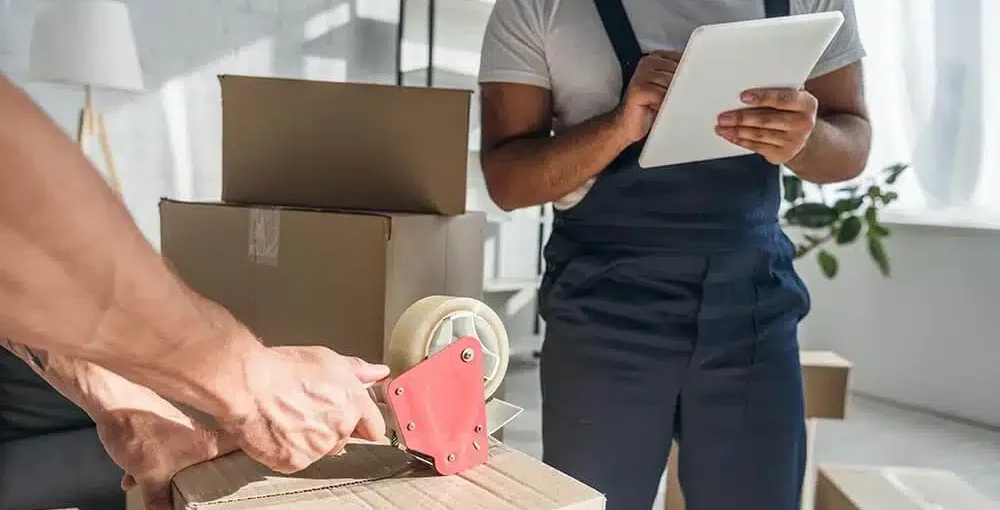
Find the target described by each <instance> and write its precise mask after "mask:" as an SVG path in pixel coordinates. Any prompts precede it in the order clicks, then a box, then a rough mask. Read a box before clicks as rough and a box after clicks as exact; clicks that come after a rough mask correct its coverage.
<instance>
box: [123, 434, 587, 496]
mask: <svg viewBox="0 0 1000 510" xmlns="http://www.w3.org/2000/svg"><path fill="white" fill-rule="evenodd" d="M171 489H172V500H173V508H174V510H265V509H266V510H278V509H281V510H321V509H328V508H338V509H345V510H346V509H356V510H410V509H412V510H417V509H421V510H422V509H428V508H436V509H440V510H467V509H470V508H476V509H479V510H603V509H604V503H605V500H604V496H602V495H601V494H600V493H598V492H597V491H595V490H593V489H591V488H589V487H587V486H586V485H584V484H582V483H580V482H578V481H576V480H574V479H572V478H570V477H568V476H566V475H564V474H562V473H560V472H558V471H556V470H555V469H552V468H550V467H549V466H547V465H545V464H542V463H541V462H538V461H537V460H535V459H533V458H531V457H529V456H527V455H525V454H523V453H520V452H517V451H515V450H512V449H510V448H508V447H507V446H505V445H503V444H502V443H495V444H494V445H493V446H492V447H491V449H490V460H489V462H488V463H487V464H485V465H482V466H479V467H475V468H472V469H470V470H468V471H465V472H463V473H460V474H458V475H452V476H438V475H436V474H434V473H433V472H432V471H431V470H430V468H429V467H427V466H425V465H423V464H421V463H419V462H418V461H415V460H414V459H412V458H411V457H410V456H409V455H408V454H406V453H405V452H403V451H402V450H399V449H398V448H394V447H392V446H389V445H386V444H371V443H357V444H350V445H348V446H347V448H346V449H345V451H344V453H343V454H342V455H338V456H331V457H326V458H324V459H322V460H320V461H319V462H317V463H315V464H313V465H312V466H310V467H309V468H307V469H305V470H304V471H302V472H300V473H298V474H296V475H294V476H286V475H281V474H278V473H275V472H272V471H270V470H268V469H267V468H264V467H263V466H261V465H260V464H258V463H256V462H254V461H253V460H251V459H250V458H249V457H247V456H246V455H244V454H243V453H241V452H237V453H232V454H230V455H227V456H225V457H221V458H219V459H216V460H214V461H211V462H207V463H203V464H198V465H195V466H192V467H190V468H188V469H186V470H184V471H181V472H180V473H179V474H178V475H177V476H175V477H174V480H173V483H172V487H171ZM129 496H130V497H129V505H128V510H142V508H143V505H142V502H141V501H139V500H138V497H137V496H138V495H137V494H136V493H135V491H134V490H133V491H130V494H129Z"/></svg>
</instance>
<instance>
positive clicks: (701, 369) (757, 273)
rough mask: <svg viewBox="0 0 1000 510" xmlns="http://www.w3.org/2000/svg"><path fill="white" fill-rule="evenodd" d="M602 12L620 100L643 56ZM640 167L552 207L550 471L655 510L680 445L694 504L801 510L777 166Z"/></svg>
mask: <svg viewBox="0 0 1000 510" xmlns="http://www.w3.org/2000/svg"><path fill="white" fill-rule="evenodd" d="M748 1H749V0H748ZM788 2H789V0H766V1H765V4H766V12H767V15H768V16H769V17H772V16H784V15H787V14H788V10H789V6H788ZM594 3H595V5H597V7H598V11H599V12H600V14H601V18H602V21H603V23H604V27H605V29H606V31H607V33H608V36H609V38H610V40H611V42H612V45H613V46H614V49H615V53H616V54H617V57H618V60H619V62H620V64H621V67H622V84H623V88H624V87H625V86H627V84H628V83H629V80H630V79H631V78H632V74H633V73H634V71H635V68H636V65H637V63H638V61H639V59H640V58H641V57H642V54H641V50H640V49H639V44H638V42H637V40H636V37H635V35H634V33H633V31H632V28H631V25H630V24H629V21H628V18H627V16H626V14H625V11H624V9H623V7H622V5H621V3H620V0H595V1H594ZM720 113H721V112H720ZM637 155H638V147H637V146H633V147H631V148H629V149H627V150H626V151H625V152H623V153H622V155H621V156H620V157H619V158H618V159H617V160H615V161H614V162H613V163H612V164H611V165H610V166H609V167H608V168H607V169H605V170H604V171H603V172H602V173H601V174H599V176H598V178H597V179H596V181H595V183H594V185H593V187H592V188H591V189H590V191H589V192H588V193H587V195H586V196H585V197H584V198H583V199H582V200H581V201H580V202H579V203H578V204H576V205H575V206H573V207H571V208H569V209H567V210H564V211H559V212H557V213H556V216H555V220H554V228H553V233H552V236H551V238H550V240H549V242H548V244H547V245H546V247H545V258H546V263H547V267H546V273H545V276H544V279H543V283H542V289H541V295H540V297H541V300H540V304H541V313H542V316H543V317H544V318H545V321H546V337H545V342H544V344H543V347H542V358H541V386H542V402H543V403H542V429H543V446H544V461H545V462H546V463H547V464H549V465H551V466H553V467H555V468H557V469H559V470H561V471H564V472H566V473H568V474H569V475H571V476H573V477H575V478H577V479H579V480H581V481H583V482H584V483H587V484H588V485H590V486H592V487H594V488H596V489H597V490H599V491H601V492H603V493H604V494H605V495H606V496H607V498H608V504H607V508H608V510H649V508H650V507H651V505H652V502H653V500H654V498H655V496H656V490H657V487H658V482H659V479H660V476H661V475H662V473H663V470H664V467H665V465H666V459H667V455H668V451H669V448H670V443H671V440H672V439H673V438H677V440H678V441H679V442H680V444H682V445H683V447H682V448H681V451H680V459H679V461H680V473H679V476H680V482H681V484H682V487H683V490H684V495H685V498H686V500H687V508H688V510H733V509H740V510H793V509H795V510H797V509H798V506H799V494H800V489H801V484H802V477H803V474H804V466H805V427H804V403H803V394H802V373H801V366H800V364H799V355H798V342H797V337H796V330H797V327H798V323H799V321H800V320H801V319H802V318H803V317H804V316H805V315H806V313H807V312H808V310H809V306H810V305H809V295H808V292H807V291H806V289H805V286H804V285H803V283H802V281H801V280H800V279H799V277H798V276H797V275H796V273H795V270H794V268H793V266H792V259H793V255H794V248H793V245H792V243H791V242H790V241H789V240H788V238H787V237H785V235H784V234H783V233H782V231H781V229H780V228H779V225H778V207H779V204H780V201H781V199H780V191H779V179H780V173H779V169H778V168H777V167H776V166H774V165H771V164H769V163H768V162H767V161H766V160H765V159H763V158H762V157H760V156H757V155H750V156H740V157H734V158H726V159H718V160H713V161H705V162H698V163H691V164H683V165H673V166H669V167H663V168H652V169H642V168H639V167H638V165H637Z"/></svg>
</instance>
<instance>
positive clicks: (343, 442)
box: [327, 437, 351, 455]
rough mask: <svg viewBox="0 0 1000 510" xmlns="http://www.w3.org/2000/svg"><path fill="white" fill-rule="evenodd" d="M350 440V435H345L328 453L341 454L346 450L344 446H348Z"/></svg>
mask: <svg viewBox="0 0 1000 510" xmlns="http://www.w3.org/2000/svg"><path fill="white" fill-rule="evenodd" d="M350 440H351V438H350V437H344V438H342V439H341V440H340V441H337V444H335V445H333V449H332V450H330V452H329V453H327V455H340V453H341V452H343V451H344V448H347V443H348V442H349V441H350Z"/></svg>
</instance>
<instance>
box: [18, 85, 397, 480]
mask: <svg viewBox="0 0 1000 510" xmlns="http://www.w3.org/2000/svg"><path fill="white" fill-rule="evenodd" d="M0 115H2V118H3V122H0V183H3V184H2V186H0V337H4V338H12V339H16V342H17V343H18V344H19V345H22V346H25V347H27V348H29V349H31V350H32V351H33V352H35V354H36V355H37V354H38V353H39V352H43V353H46V356H49V357H51V356H52V355H56V354H57V355H59V356H61V357H63V358H65V359H73V360H81V361H87V362H90V363H92V364H93V365H95V366H100V367H103V368H105V369H107V370H109V371H111V372H114V373H116V374H119V375H121V376H123V377H124V378H126V379H128V380H131V381H132V382H134V383H137V384H139V385H141V386H144V387H147V388H149V389H150V390H152V391H154V392H155V393H157V394H159V395H160V396H162V397H164V398H166V399H169V400H171V401H174V402H178V403H183V404H186V405H188V406H190V407H192V408H194V409H197V410H200V411H202V412H205V413H207V414H209V415H211V416H213V417H214V418H216V419H217V420H218V421H219V423H220V425H221V426H222V427H223V428H224V429H225V430H227V431H229V432H231V433H233V434H234V435H235V436H236V437H237V438H238V441H239V445H240V447H241V448H243V449H244V450H246V451H247V453H249V454H250V455H251V456H253V457H254V458H256V459H257V460H259V461H261V462H263V463H264V464H267V465H268V466H270V467H272V468H274V469H276V470H279V471H283V472H291V471H296V470H298V469H301V468H303V467H305V466H307V465H308V464H310V463H311V462H313V461H315V460H316V459H317V458H319V457H321V456H323V455H325V454H327V453H329V452H331V451H335V450H336V449H338V448H340V447H342V445H343V442H344V441H346V439H347V438H348V437H349V436H350V435H351V434H353V433H356V432H358V433H360V434H362V435H366V436H367V435H373V436H378V435H381V434H382V433H384V423H383V421H382V416H381V413H379V411H378V408H377V406H375V404H374V403H373V402H372V401H371V399H370V398H369V397H368V394H367V392H366V391H365V389H364V386H363V384H364V382H370V381H362V380H361V377H360V376H359V375H358V374H357V373H358V371H359V370H360V371H363V372H365V374H366V377H367V378H369V379H371V378H376V379H377V378H381V377H384V376H385V375H387V374H388V369H387V368H386V367H382V366H373V365H367V364H363V363H362V362H360V361H355V360H351V359H349V358H345V357H343V356H339V355H337V354H336V353H334V352H333V351H330V350H328V349H323V348H299V349H297V350H296V349H292V350H289V349H268V348H265V347H264V346H263V345H261V344H260V342H259V341H258V340H257V339H256V337H255V336H254V335H253V334H252V333H251V332H250V331H249V329H247V328H246V327H245V326H244V325H243V324H241V323H240V322H239V321H237V320H236V319H235V318H234V317H233V316H232V315H231V314H230V313H229V312H228V311H227V310H226V309H225V308H223V307H221V306H219V305H218V304H216V303H213V302H211V301H210V300H208V299H205V298H204V297H202V296H200V295H198V294H197V293H195V292H193V291H192V290H191V289H190V288H188V287H187V286H185V285H184V284H183V282H182V281H181V280H180V279H179V278H177V277H176V276H175V275H174V274H172V273H171V272H170V271H169V270H168V269H167V267H166V265H165V264H164V262H163V260H162V259H161V258H160V256H159V255H158V254H157V253H156V252H155V251H154V250H153V248H152V246H150V245H149V243H148V242H147V241H146V240H145V238H144V237H143V236H142V234H141V233H140V232H139V230H138V229H137V228H136V226H135V224H134V223H133V222H132V219H131V217H130V216H129V214H128V212H127V210H126V209H125V207H124V205H123V204H122V203H121V202H120V201H119V199H118V198H117V196H116V195H115V194H114V193H113V192H112V190H111V189H110V188H108V186H107V185H106V184H105V183H104V182H103V180H102V179H101V177H100V176H99V174H98V173H97V172H96V170H95V169H94V168H93V167H92V166H91V165H90V164H89V162H88V161H87V159H86V157H85V156H84V155H83V154H82V153H81V152H80V151H79V149H78V147H77V146H76V144H74V143H72V142H71V141H70V140H69V138H67V137H66V135H65V134H64V133H63V132H62V131H60V130H59V129H58V127H57V126H55V124H53V123H52V122H51V121H50V120H49V119H48V118H47V117H46V116H45V114H44V113H43V112H42V111H41V109H40V108H38V107H37V106H36V105H35V104H34V103H32V102H31V100H30V99H29V98H28V97H27V95H26V94H24V93H23V92H22V91H21V90H20V89H18V88H17V87H16V86H15V85H14V84H12V83H11V82H10V81H8V80H7V79H6V78H5V77H2V76H0ZM360 364H363V365H364V367H367V368H361V369H359V368H358V366H359V365H360ZM71 379H72V377H71ZM85 380H86V381H91V379H89V378H85Z"/></svg>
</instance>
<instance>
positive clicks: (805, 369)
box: [665, 351, 851, 510]
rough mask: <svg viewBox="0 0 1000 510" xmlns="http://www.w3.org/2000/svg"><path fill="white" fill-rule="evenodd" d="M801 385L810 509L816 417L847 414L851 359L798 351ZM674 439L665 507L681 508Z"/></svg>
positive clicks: (807, 509)
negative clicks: (804, 417) (803, 395)
mask: <svg viewBox="0 0 1000 510" xmlns="http://www.w3.org/2000/svg"><path fill="white" fill-rule="evenodd" d="M799 359H800V361H801V363H802V385H803V392H804V393H805V404H806V434H807V453H806V476H805V480H803V482H802V508H803V510H812V502H813V492H814V491H813V488H814V487H815V479H816V469H815V467H814V465H813V450H814V448H815V445H816V428H817V427H816V425H817V422H816V420H820V419H828V420H843V419H844V417H845V416H846V415H847V401H848V389H849V383H850V374H851V362H850V361H848V360H846V359H844V358H842V357H840V356H839V355H837V354H836V353H833V352H829V351H802V352H800V353H799ZM679 449H680V448H679V446H678V444H677V442H674V444H673V447H672V448H671V449H670V458H669V459H668V460H667V489H666V490H667V495H666V496H667V497H666V504H665V508H666V510H684V506H685V505H684V495H683V493H682V492H681V487H680V481H679V480H678V478H677V462H678V461H677V455H678V454H677V452H678V450H679Z"/></svg>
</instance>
